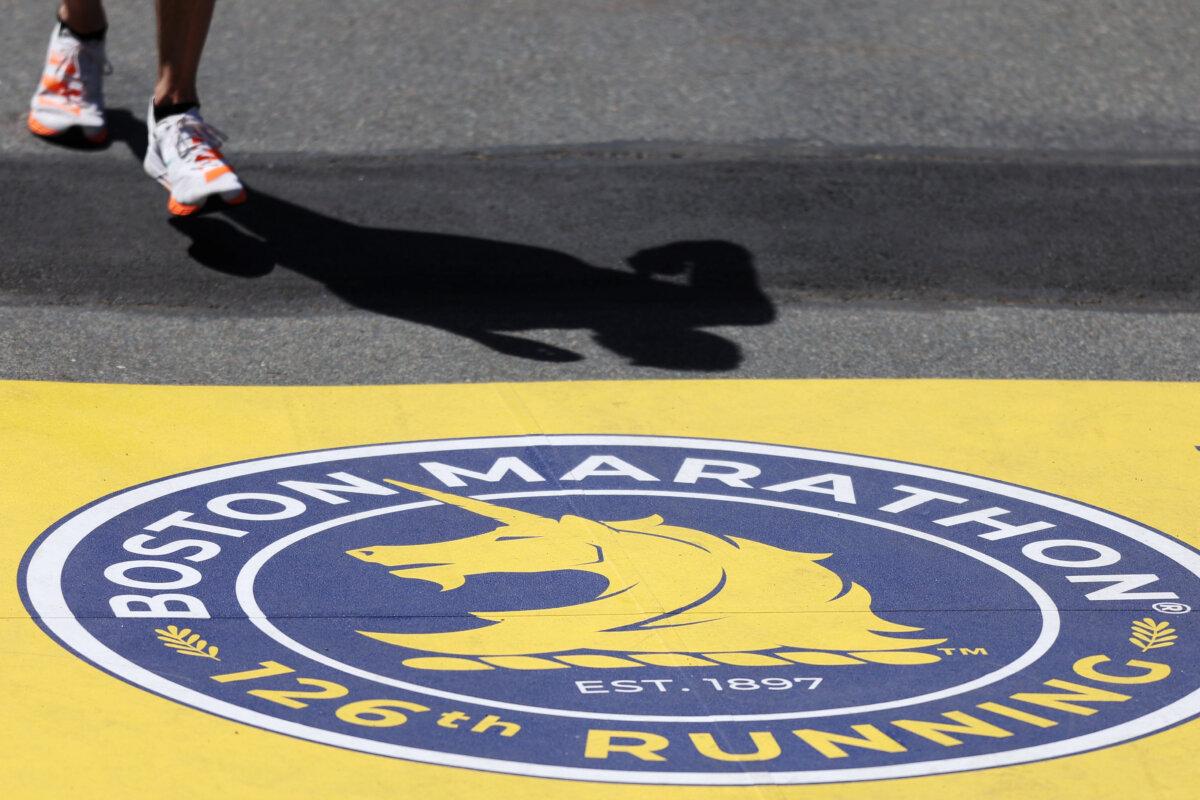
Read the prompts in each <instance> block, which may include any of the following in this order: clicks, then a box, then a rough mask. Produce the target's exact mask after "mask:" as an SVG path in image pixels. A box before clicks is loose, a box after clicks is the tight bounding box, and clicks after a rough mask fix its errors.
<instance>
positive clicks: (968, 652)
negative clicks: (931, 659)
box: [936, 647, 988, 656]
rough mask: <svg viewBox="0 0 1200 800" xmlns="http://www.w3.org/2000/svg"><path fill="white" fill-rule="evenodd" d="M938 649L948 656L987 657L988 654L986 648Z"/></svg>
mask: <svg viewBox="0 0 1200 800" xmlns="http://www.w3.org/2000/svg"><path fill="white" fill-rule="evenodd" d="M936 649H937V650H938V651H940V652H942V653H945V654H946V655H948V656H953V655H959V656H986V655H987V654H988V651H987V648H986V647H938V648H936Z"/></svg>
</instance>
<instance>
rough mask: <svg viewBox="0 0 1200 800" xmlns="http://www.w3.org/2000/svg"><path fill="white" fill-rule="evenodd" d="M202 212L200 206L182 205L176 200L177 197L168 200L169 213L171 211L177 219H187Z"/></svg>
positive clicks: (172, 196)
mask: <svg viewBox="0 0 1200 800" xmlns="http://www.w3.org/2000/svg"><path fill="white" fill-rule="evenodd" d="M199 210H200V206H189V205H187V204H186V203H181V202H179V201H178V200H176V199H175V195H171V196H170V197H168V198H167V211H170V212H171V213H172V214H173V215H174V216H176V217H186V216H189V215H191V214H195V213H196V212H197V211H199Z"/></svg>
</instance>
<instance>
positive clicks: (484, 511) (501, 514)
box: [383, 478, 554, 525]
mask: <svg viewBox="0 0 1200 800" xmlns="http://www.w3.org/2000/svg"><path fill="white" fill-rule="evenodd" d="M383 480H384V482H386V483H390V484H392V485H393V486H399V487H400V488H401V489H408V490H409V491H410V492H416V493H417V494H423V495H425V496H426V497H431V498H433V499H434V500H440V501H441V502H443V503H445V504H446V505H451V506H458V507H459V508H461V509H463V510H465V511H470V512H471V513H472V514H479V515H480V516H481V517H490V518H491V519H494V520H496V521H497V522H503V523H504V524H505V525H519V524H521V523H523V522H524V523H529V522H538V521H543V520H547V519H549V518H548V517H539V516H538V515H537V514H530V513H528V512H526V511H518V510H516V509H515V508H506V507H504V506H498V505H494V504H492V503H487V502H484V501H483V500H476V499H475V498H474V497H463V496H462V495H457V494H450V493H449V492H440V491H438V490H437V489H427V488H425V487H424V486H416V485H415V484H411V483H402V482H401V481H394V480H392V479H391V478H384V479H383ZM550 521H551V522H553V521H554V520H550Z"/></svg>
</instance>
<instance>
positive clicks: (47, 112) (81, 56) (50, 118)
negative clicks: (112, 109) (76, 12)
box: [29, 22, 111, 144]
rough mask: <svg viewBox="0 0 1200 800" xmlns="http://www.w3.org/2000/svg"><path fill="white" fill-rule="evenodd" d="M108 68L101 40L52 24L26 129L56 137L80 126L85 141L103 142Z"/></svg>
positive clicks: (105, 137)
mask: <svg viewBox="0 0 1200 800" xmlns="http://www.w3.org/2000/svg"><path fill="white" fill-rule="evenodd" d="M109 71H111V67H110V66H109V63H108V59H107V58H105V57H104V41H103V40H98V41H87V42H85V41H80V40H79V39H77V38H75V35H74V34H73V33H71V31H70V29H69V28H67V26H66V25H63V24H62V23H61V22H60V23H58V24H57V25H55V26H54V32H53V33H52V34H50V47H49V49H47V51H46V66H45V68H44V69H43V70H42V79H41V82H40V83H39V84H38V88H37V91H36V92H35V93H34V95H33V100H31V101H30V103H29V130H30V131H31V132H32V133H34V134H36V135H37V136H45V137H55V136H61V135H62V134H64V133H66V132H67V131H69V130H71V129H72V128H79V129H80V130H81V131H83V135H84V136H85V137H86V138H87V139H88V141H90V142H92V143H94V144H100V143H102V142H104V141H105V140H106V139H108V128H107V127H105V124H104V75H105V74H107V72H109Z"/></svg>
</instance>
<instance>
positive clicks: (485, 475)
mask: <svg viewBox="0 0 1200 800" xmlns="http://www.w3.org/2000/svg"><path fill="white" fill-rule="evenodd" d="M21 581H22V591H23V593H24V597H25V600H26V603H27V604H28V606H29V608H30V610H31V612H32V614H33V616H34V618H35V619H37V620H38V621H39V623H40V624H41V625H42V626H43V627H44V628H45V629H46V631H47V632H48V633H49V634H50V635H51V636H53V637H55V638H56V639H57V640H58V641H60V642H61V643H62V644H63V645H64V646H65V647H67V648H69V649H70V650H71V651H73V652H75V653H76V654H78V655H79V656H80V657H82V658H84V659H86V660H88V661H90V662H92V663H93V664H95V665H96V666H98V667H100V668H102V669H104V670H106V671H107V672H109V673H110V674H112V675H114V676H117V677H119V678H121V679H123V680H125V681H128V682H130V683H132V684H134V685H137V686H140V687H143V688H145V689H147V690H149V691H152V692H154V693H156V694H158V695H160V696H162V697H165V698H170V699H173V700H175V701H178V702H180V703H184V704H187V705H190V706H193V707H195V708H197V709H201V710H204V711H208V712H210V713H213V714H217V715H220V716H223V717H226V718H228V719H230V720H234V721H236V722H240V723H245V724H250V725H255V726H258V727H261V728H265V729H269V730H273V731H277V732H279V733H283V734H287V735H289V736H292V737H295V738H297V739H303V740H307V741H309V742H313V743H319V744H324V745H334V746H338V747H343V748H349V749H354V750H358V751H361V752H365V753H372V754H376V755H379V756H387V757H395V758H403V759H410V760H418V761H424V762H429V763H436V764H446V765H453V766H459V767H466V768H472V769H481V770H492V771H501V772H508V773H515V774H522V775H529V776H537V777H543V778H567V779H582V780H592V781H620V782H637V783H647V784H656V783H657V784H701V785H719V784H757V783H762V784H770V783H828V782H838V781H853V780H864V779H877V778H899V777H906V776H914V775H926V774H936V773H944V772H953V771H960V770H970V769H981V768H992V767H1002V766H1004V765H1010V764H1019V763H1025V762H1030V761H1037V760H1041V759H1046V758H1053V757H1059V756H1064V755H1070V754H1072V753H1080V752H1085V751H1088V750H1093V749H1096V748H1100V747H1106V746H1111V745H1117V744H1120V743H1122V742H1127V741H1130V740H1133V739H1136V738H1139V737H1144V736H1147V735H1151V734H1154V733H1156V732H1157V731H1160V730H1162V729H1164V728H1167V727H1169V726H1172V725H1175V724H1179V723H1181V722H1184V721H1186V720H1188V719H1189V718H1191V717H1192V716H1194V715H1195V714H1196V713H1197V712H1200V673H1197V672H1196V670H1194V669H1190V668H1189V667H1190V665H1194V664H1195V663H1196V660H1197V656H1198V655H1200V633H1198V632H1197V631H1196V629H1195V626H1194V624H1193V623H1192V616H1193V615H1192V614H1191V608H1192V606H1193V605H1194V604H1195V600H1196V597H1197V596H1198V594H1200V592H1198V591H1197V590H1198V589H1200V557H1198V555H1197V554H1196V553H1195V552H1194V551H1192V550H1191V549H1189V548H1188V547H1186V546H1185V545H1183V544H1182V543H1180V542H1178V541H1176V540H1174V539H1172V538H1170V537H1168V536H1166V535H1164V534H1162V533H1159V532H1156V531H1154V530H1151V529H1149V528H1147V527H1145V526H1143V525H1140V524H1138V523H1135V522H1133V521H1130V520H1128V519H1125V518H1122V517H1119V516H1116V515H1114V514H1111V513H1109V512H1106V511H1102V510H1099V509H1097V508H1094V507H1092V506H1088V505H1084V504H1081V503H1077V502H1074V501H1070V500H1066V499H1063V498H1061V497H1057V496H1054V495H1049V494H1044V493H1042V492H1038V491H1035V490H1032V489H1027V488H1023V487H1019V486H1014V485H1011V484H1007V483H1002V482H999V481H996V480H989V479H986V478H981V477H976V476H973V475H966V474H962V473H957V472H951V471H947V470H943V469H936V468H932V467H925V466H918V465H912V464H905V463H900V462H896V461H889V460H884V459H878V458H871V457H867V456H858V455H851V454H843V453H830V452H825V451H816V450H805V449H800V448H792V447H782V446H776V445H767V444H752V443H742V442H726V441H714V440H704V439H681V438H663V437H636V436H600V435H595V436H528V437H503V438H493V439H472V440H448V441H434V442H414V443H400V444H390V445H373V446H364V447H356V448H347V449H341V450H329V451H319V452H309V453H299V454H294V455H285V456H277V457H272V458H265V459H261V460H258V461H250V462H244V463H238V464H230V465H225V466H218V467H212V468H209V469H203V470H200V471H197V472H192V473H187V474H184V475H178V476H174V477H169V478H164V479H162V480H159V481H155V482H152V483H149V484H146V485H143V486H138V487H134V488H131V489H128V490H125V491H121V492H118V493H116V494H114V495H112V496H110V497H107V498H104V499H102V500H99V501H97V502H95V503H93V504H92V505H90V506H88V507H86V508H84V509H81V510H79V511H78V512H76V513H74V514H72V515H70V516H69V517H67V518H66V519H64V520H63V521H62V522H60V523H59V524H58V525H56V526H55V527H54V528H52V529H51V530H50V531H48V532H46V533H45V534H44V535H43V536H42V537H41V538H40V539H39V540H38V542H37V543H36V544H35V546H34V547H32V548H31V549H30V551H29V553H28V554H27V556H26V559H25V562H24V564H23V567H22V573H21ZM162 735H163V736H167V737H169V736H170V735H171V734H170V732H168V731H164V732H162Z"/></svg>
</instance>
